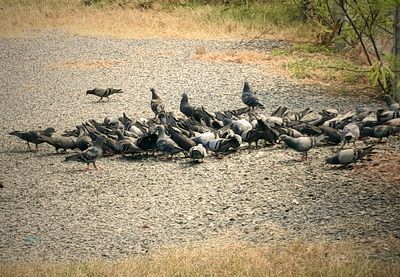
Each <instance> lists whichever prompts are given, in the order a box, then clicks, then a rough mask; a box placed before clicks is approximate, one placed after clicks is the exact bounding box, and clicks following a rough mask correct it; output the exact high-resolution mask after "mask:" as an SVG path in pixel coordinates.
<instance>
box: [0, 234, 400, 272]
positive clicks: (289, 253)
mask: <svg viewBox="0 0 400 277" xmlns="http://www.w3.org/2000/svg"><path fill="white" fill-rule="evenodd" d="M355 249H356V248H355V246H354V245H353V244H352V243H335V244H316V243H302V242H291V243H286V244H285V243H283V244H279V245H274V246H254V245H250V244H245V243H218V242H215V241H214V242H208V243H206V244H201V245H191V246H183V247H182V246H181V247H169V248H164V249H161V250H157V251H154V252H151V253H148V254H147V255H146V256H142V257H136V258H131V259H128V260H124V261H122V260H120V261H114V262H104V261H101V260H91V261H87V262H79V263H46V262H30V263H3V264H0V275H1V276H5V277H6V276H398V274H399V272H400V265H399V264H398V263H385V262H382V261H377V260H375V261H373V260H369V259H367V258H366V257H365V256H363V255H362V254H359V253H357V251H356V250H355Z"/></svg>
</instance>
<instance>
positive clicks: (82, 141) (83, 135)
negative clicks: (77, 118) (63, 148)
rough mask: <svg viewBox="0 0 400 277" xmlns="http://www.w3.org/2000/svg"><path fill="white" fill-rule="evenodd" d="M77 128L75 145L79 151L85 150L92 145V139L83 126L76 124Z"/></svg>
mask: <svg viewBox="0 0 400 277" xmlns="http://www.w3.org/2000/svg"><path fill="white" fill-rule="evenodd" d="M77 129H78V131H79V135H78V139H77V140H76V147H77V148H78V149H79V150H81V151H85V150H86V149H88V148H89V147H90V146H92V145H93V140H92V138H91V137H90V136H89V135H88V133H87V130H86V129H85V128H84V127H83V126H77Z"/></svg>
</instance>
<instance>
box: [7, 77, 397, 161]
mask: <svg viewBox="0 0 400 277" xmlns="http://www.w3.org/2000/svg"><path fill="white" fill-rule="evenodd" d="M150 92H151V94H152V98H151V102H150V107H151V109H152V111H153V112H154V115H155V117H154V118H139V119H138V120H133V119H131V118H129V117H128V116H127V115H126V114H125V113H124V114H123V115H122V117H118V118H117V117H113V116H106V117H105V118H104V120H103V122H97V121H95V120H93V119H90V120H88V122H86V123H83V124H81V125H78V126H76V129H75V130H66V131H64V133H63V134H62V135H61V136H57V137H55V136H52V135H53V133H55V129H54V128H51V127H50V128H47V129H45V130H31V131H13V132H11V133H10V135H14V136H17V137H19V138H20V139H22V140H25V141H26V142H27V144H28V148H29V150H31V147H30V143H33V144H35V146H36V150H37V146H38V144H41V143H48V144H50V145H52V146H54V147H55V150H56V151H57V153H58V151H59V150H60V149H63V150H64V152H66V151H67V150H68V149H79V150H80V151H79V152H78V153H75V154H73V155H70V156H67V157H66V158H65V161H77V162H82V163H86V164H87V168H86V169H90V167H89V165H90V164H93V166H94V168H95V169H97V166H96V161H97V160H98V159H99V158H100V157H102V156H107V155H115V154H122V155H132V156H148V155H150V154H151V155H154V154H155V152H156V151H159V152H161V153H164V154H165V155H167V158H172V156H173V155H177V154H179V153H183V155H184V156H185V157H188V158H190V159H191V160H193V161H196V162H202V161H203V159H204V158H206V157H207V154H210V153H214V154H215V155H216V157H217V158H223V157H224V155H227V154H229V153H232V152H235V151H237V150H238V149H239V148H240V147H241V146H242V145H243V144H244V143H247V144H248V145H249V147H250V146H251V145H252V144H253V143H254V144H255V145H256V148H257V147H258V146H259V143H260V142H262V144H263V145H264V146H265V147H268V146H273V145H275V144H278V143H280V142H283V143H284V144H285V145H287V147H289V148H292V149H294V150H295V151H297V152H300V153H301V154H302V160H306V159H307V154H308V151H309V150H310V149H312V148H313V147H315V146H320V145H339V149H338V151H337V153H335V154H333V155H332V156H330V157H327V158H326V160H325V161H326V163H328V164H334V165H343V166H346V165H349V164H351V163H355V162H357V161H359V160H361V159H363V158H364V157H366V156H367V155H369V154H371V153H372V150H373V147H374V146H373V145H369V146H365V147H362V148H357V147H356V144H355V142H356V141H357V140H359V139H363V138H365V137H373V138H377V139H379V141H381V140H382V139H384V138H387V137H389V136H392V135H398V134H399V133H400V105H399V103H396V102H395V101H394V100H393V99H392V98H391V97H390V96H386V97H385V100H386V103H387V107H385V108H383V109H379V110H377V111H374V110H370V109H368V108H366V107H363V106H360V107H357V108H356V110H355V111H351V112H348V113H346V114H339V113H338V111H337V110H336V109H326V110H322V111H320V112H319V116H318V118H312V119H308V120H305V119H304V118H305V117H306V115H308V114H310V113H311V112H312V111H311V110H310V109H309V108H306V109H304V110H303V111H300V112H292V111H289V110H288V108H286V107H283V106H280V107H278V108H277V109H276V111H274V112H273V113H272V114H271V115H266V114H265V112H264V111H263V110H264V106H263V104H262V103H261V102H260V100H259V99H258V98H257V97H256V95H255V94H254V93H253V92H252V90H251V88H250V86H249V83H248V82H244V86H243V92H242V102H243V103H244V104H245V105H246V107H243V108H239V109H237V110H228V111H218V112H215V113H210V112H208V111H206V110H205V109H204V107H203V106H201V107H196V106H193V105H191V104H190V103H189V98H188V95H187V94H186V93H183V94H182V100H181V102H180V109H179V110H180V112H181V113H182V114H183V115H184V116H185V117H184V118H178V117H176V116H175V115H174V114H173V113H172V112H168V111H166V110H165V107H164V105H163V101H162V99H161V98H160V97H159V95H158V94H157V93H156V91H155V89H153V88H152V89H150ZM114 93H123V91H122V90H121V89H113V88H107V89H99V88H94V89H92V90H88V91H87V92H86V94H91V95H96V96H98V97H100V100H99V101H102V99H103V98H104V97H105V98H107V99H109V98H108V97H109V96H110V95H112V94H114ZM348 143H352V144H353V145H352V147H351V148H348V149H344V147H345V146H346V144H348Z"/></svg>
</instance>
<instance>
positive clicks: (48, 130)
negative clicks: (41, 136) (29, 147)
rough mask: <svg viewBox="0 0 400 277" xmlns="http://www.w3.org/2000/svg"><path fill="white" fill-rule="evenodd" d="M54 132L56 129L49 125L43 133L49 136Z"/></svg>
mask: <svg viewBox="0 0 400 277" xmlns="http://www.w3.org/2000/svg"><path fill="white" fill-rule="evenodd" d="M55 132H56V130H55V129H54V128H53V127H49V128H46V129H45V130H44V133H45V134H46V136H49V137H50V136H51V135H53V134H54V133H55Z"/></svg>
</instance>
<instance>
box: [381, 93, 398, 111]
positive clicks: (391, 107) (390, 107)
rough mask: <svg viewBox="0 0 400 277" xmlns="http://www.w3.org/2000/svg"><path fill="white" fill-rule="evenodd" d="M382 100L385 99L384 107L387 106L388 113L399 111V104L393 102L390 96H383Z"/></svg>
mask: <svg viewBox="0 0 400 277" xmlns="http://www.w3.org/2000/svg"><path fill="white" fill-rule="evenodd" d="M384 98H385V102H386V105H387V107H388V110H389V111H393V112H397V111H400V104H399V103H397V102H396V101H394V99H393V98H392V96H390V95H385V97H384Z"/></svg>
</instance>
